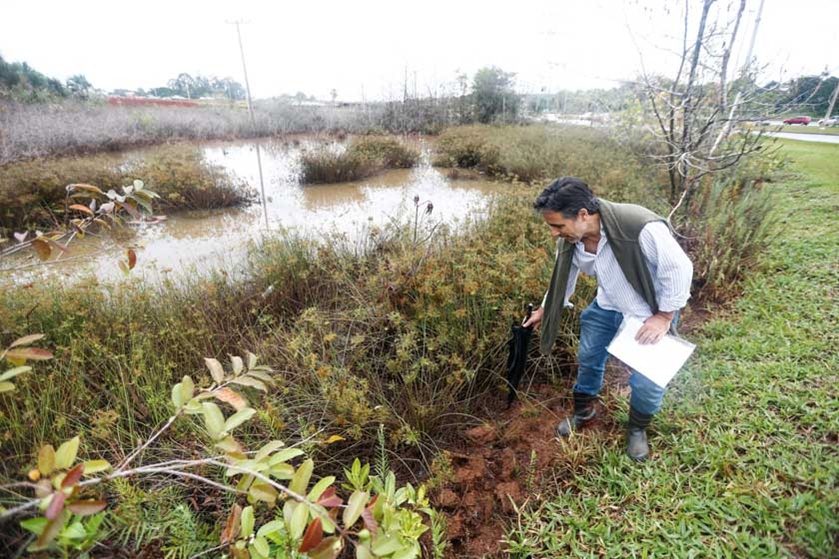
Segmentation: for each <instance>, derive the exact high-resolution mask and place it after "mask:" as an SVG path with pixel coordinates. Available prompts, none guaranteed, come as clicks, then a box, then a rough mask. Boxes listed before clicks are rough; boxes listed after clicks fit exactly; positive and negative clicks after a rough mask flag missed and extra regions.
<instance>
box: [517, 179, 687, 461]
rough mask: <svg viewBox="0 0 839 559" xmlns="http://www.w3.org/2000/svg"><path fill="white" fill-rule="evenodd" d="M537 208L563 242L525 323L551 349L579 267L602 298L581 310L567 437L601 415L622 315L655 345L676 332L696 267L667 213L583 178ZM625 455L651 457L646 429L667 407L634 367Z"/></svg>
mask: <svg viewBox="0 0 839 559" xmlns="http://www.w3.org/2000/svg"><path fill="white" fill-rule="evenodd" d="M534 208H535V209H536V210H537V211H539V212H541V213H542V217H543V219H544V220H545V223H547V225H548V227H550V230H551V236H552V237H553V238H554V239H557V240H558V242H557V257H556V264H555V266H554V271H553V275H552V277H551V284H550V286H549V288H548V292H547V294H546V295H545V298H544V300H543V301H542V306H541V307H540V308H539V309H537V310H536V311H534V312H533V314H532V315H531V317H530V319H529V320H527V321H525V323H524V326H530V325H533V326H537V327H538V326H539V325H540V324H541V325H542V339H541V350H542V352H543V353H549V352H550V351H551V348H552V347H553V344H554V341H555V340H556V337H557V332H558V326H559V322H560V317H561V315H562V310H563V309H564V308H567V307H570V306H572V305H571V304H570V303H569V302H568V299H569V298H570V297H571V295H572V294H573V293H574V287H575V286H576V283H577V277H578V275H579V273H580V272H583V273H585V274H589V275H593V276H596V277H597V296H596V297H595V299H594V301H592V303H591V304H590V305H589V306H588V307H587V308H586V309H585V310H584V311H583V312H582V314H581V315H580V348H579V355H578V361H579V369H578V371H577V382H576V384H575V385H574V389H573V390H574V414H573V415H572V416H571V417H567V418H565V419H563V420H562V422H560V424H559V425H558V426H557V429H556V431H557V434H558V435H559V436H562V437H567V436H568V435H570V434H571V432H573V431H575V430H577V429H579V428H580V427H582V426H583V425H585V424H586V423H588V422H590V421H591V420H592V419H593V418H594V416H595V407H594V401H595V399H596V398H597V395H598V394H599V393H600V389H601V387H602V385H603V371H604V369H605V366H606V359H607V357H608V353H607V352H606V346H608V345H609V343H610V342H611V341H612V338H614V337H615V334H616V333H617V330H618V327H619V326H620V325H621V322H622V321H623V317H624V316H636V317H638V318H640V319H642V320H643V322H644V324H643V326H642V327H641V329H640V330H639V331H638V334H637V336H636V340H637V341H638V342H639V343H641V344H655V343H657V342H658V341H659V340H660V339H662V338H663V337H664V335H665V334H666V333H667V332H668V331H673V332H675V326H676V322H677V321H678V314H679V310H680V309H681V308H682V307H684V306H685V304H686V303H687V300H688V298H689V296H690V284H691V276H692V275H693V265H692V264H691V262H690V260H689V259H688V257H687V255H686V254H685V253H684V251H683V250H682V248H681V247H680V246H679V243H677V242H676V240H675V239H674V238H673V235H672V234H671V232H670V228H669V226H668V225H667V222H666V220H665V219H664V218H662V217H660V216H658V215H656V214H655V213H653V212H651V211H650V210H647V209H646V208H643V207H641V206H636V205H633V204H616V203H612V202H609V201H607V200H602V199H599V198H597V197H596V196H595V195H594V193H593V192H592V191H591V190H590V189H589V187H588V185H586V183H584V182H583V181H582V180H580V179H577V178H573V177H561V178H559V179H557V180H555V181H554V182H553V183H552V184H551V185H550V186H549V187H548V188H546V189H545V190H544V191H543V192H542V194H541V195H539V197H538V198H537V199H536V202H535V203H534ZM629 384H630V386H631V388H632V396H631V397H630V410H629V427H628V430H627V454H629V456H630V457H631V458H633V459H634V460H639V461H641V460H645V459H646V458H647V457H648V456H649V446H648V444H647V431H646V430H647V426H648V425H649V424H650V421H651V420H652V417H653V415H654V414H655V413H656V412H657V411H658V410H659V409H660V408H661V401H662V398H663V397H664V388H661V387H660V386H658V385H657V384H655V383H654V382H652V381H651V380H649V379H647V378H646V377H644V376H643V375H641V374H640V373H637V372H635V371H632V376H631V377H630V380H629Z"/></svg>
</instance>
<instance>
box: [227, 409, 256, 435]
mask: <svg viewBox="0 0 839 559" xmlns="http://www.w3.org/2000/svg"><path fill="white" fill-rule="evenodd" d="M255 413H256V410H255V409H253V408H245V409H243V410H240V411H237V412H236V413H234V414H233V415H231V416H230V417H228V418H227V421H225V422H224V430H225V431H227V432H228V433H229V432H230V431H232V430H233V429H235V428H236V427H238V426H239V425H241V424H242V423H244V422H245V421H247V420H248V419H250V418H251V417H253V416H254V414H255Z"/></svg>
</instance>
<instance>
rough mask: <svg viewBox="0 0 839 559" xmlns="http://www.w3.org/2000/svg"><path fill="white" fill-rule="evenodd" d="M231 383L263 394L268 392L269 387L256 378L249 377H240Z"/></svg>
mask: <svg viewBox="0 0 839 559" xmlns="http://www.w3.org/2000/svg"><path fill="white" fill-rule="evenodd" d="M230 382H232V383H233V384H239V385H241V386H250V387H251V388H256V389H257V390H261V391H262V392H268V387H267V386H265V383H264V382H262V381H261V380H257V379H255V378H251V377H249V376H243V377H238V378H235V379H233V380H231V381H230Z"/></svg>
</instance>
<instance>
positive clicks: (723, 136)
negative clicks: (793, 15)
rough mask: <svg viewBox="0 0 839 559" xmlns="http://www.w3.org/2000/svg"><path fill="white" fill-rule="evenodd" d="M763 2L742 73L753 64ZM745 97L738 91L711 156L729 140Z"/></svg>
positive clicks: (759, 8) (758, 12) (758, 9)
mask: <svg viewBox="0 0 839 559" xmlns="http://www.w3.org/2000/svg"><path fill="white" fill-rule="evenodd" d="M763 2H764V0H760V5H759V6H758V8H757V17H755V26H754V28H753V29H752V39H751V41H749V51H748V52H747V53H746V59H745V62H743V68H742V70H741V71H742V72H743V73H744V74H745V73H746V71H748V69H749V65H750V64H751V63H752V51H753V50H754V48H755V39H757V28H758V26H760V16H761V14H763ZM742 96H743V92H742V91H738V92H737V95H735V96H734V103H732V104H731V110H730V111H729V113H728V119H727V120H726V121H725V124H724V125H723V127H722V130H720V133H719V135H717V139H716V140H714V145H712V146H711V151H710V152H709V153H710V154H711V155H714V153H715V152H716V151H717V148H718V147H719V146H720V143H721V142H722V141H723V140H724V139H726V138H728V134H729V132H730V131H731V121H732V120H734V113H735V111H737V105H739V104H740V98H741V97H742Z"/></svg>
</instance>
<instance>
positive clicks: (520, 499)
mask: <svg viewBox="0 0 839 559" xmlns="http://www.w3.org/2000/svg"><path fill="white" fill-rule="evenodd" d="M499 406H500V402H499ZM565 407H566V402H565V401H564V398H561V397H560V395H559V392H558V391H557V390H556V389H555V388H552V387H550V386H547V385H546V386H539V387H534V388H532V389H531V392H530V398H529V399H528V401H527V402H524V403H522V402H516V403H515V404H514V405H513V407H512V409H510V410H506V411H498V412H496V415H495V416H494V417H495V420H494V421H493V422H492V423H484V424H482V425H480V426H478V427H474V428H471V429H469V430H467V431H466V432H465V433H464V439H465V443H464V446H463V448H459V449H457V451H450V452H449V453H448V455H449V458H450V459H451V463H452V466H453V476H452V477H453V479H452V480H451V481H450V482H449V483H447V484H446V485H445V486H444V487H442V488H440V489H439V490H438V491H436V492H435V493H434V495H433V502H434V504H435V505H436V506H437V507H438V508H439V509H440V510H441V511H443V512H444V513H445V514H446V516H447V522H448V528H447V532H448V538H449V546H448V556H449V557H458V558H466V557H500V556H502V555H501V550H502V549H503V547H504V546H503V545H502V543H501V540H502V538H503V535H504V532H505V530H506V528H507V526H508V525H509V521H510V520H511V519H512V518H514V516H515V509H514V505H515V506H520V505H522V504H523V503H524V501H525V499H526V498H527V496H528V495H529V494H530V493H532V492H533V489H534V488H535V487H538V486H539V484H540V481H541V478H542V476H543V475H544V474H545V473H547V472H549V471H550V470H551V467H552V466H553V464H554V462H555V461H556V458H557V456H558V451H559V444H558V443H557V441H556V440H555V439H554V428H555V426H556V423H557V422H558V421H559V419H560V417H561V416H562V415H563V414H564V413H565V412H564V409H565Z"/></svg>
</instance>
